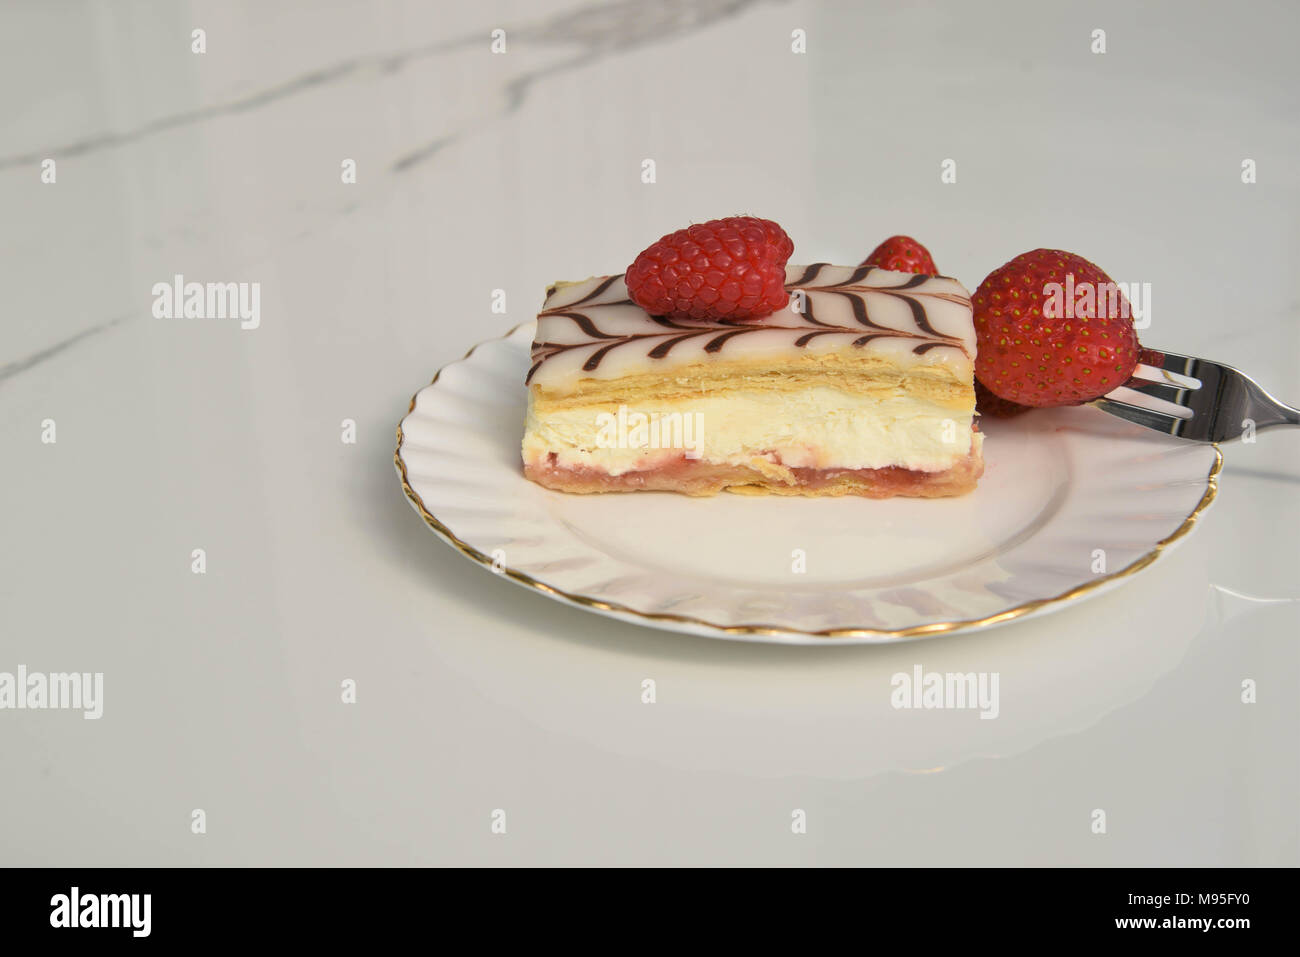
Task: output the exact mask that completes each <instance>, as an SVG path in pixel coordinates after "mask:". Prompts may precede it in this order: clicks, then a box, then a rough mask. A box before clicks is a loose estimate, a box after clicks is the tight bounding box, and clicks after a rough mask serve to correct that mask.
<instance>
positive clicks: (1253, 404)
mask: <svg viewBox="0 0 1300 957" xmlns="http://www.w3.org/2000/svg"><path fill="white" fill-rule="evenodd" d="M1246 418H1247V419H1250V420H1252V421H1253V422H1254V423H1255V431H1256V432H1258V431H1259V430H1261V429H1272V428H1276V427H1277V426H1280V425H1300V409H1293V408H1291V406H1289V405H1287V404H1286V403H1284V402H1279V401H1278V400H1277V399H1275V398H1273V397H1272V396H1271V395H1269V394H1268V393H1267V392H1265V391H1264V390H1263V389H1261V388H1260V387H1259V386H1258V385H1256V384H1255V382H1254V381H1253V380H1251V379H1246Z"/></svg>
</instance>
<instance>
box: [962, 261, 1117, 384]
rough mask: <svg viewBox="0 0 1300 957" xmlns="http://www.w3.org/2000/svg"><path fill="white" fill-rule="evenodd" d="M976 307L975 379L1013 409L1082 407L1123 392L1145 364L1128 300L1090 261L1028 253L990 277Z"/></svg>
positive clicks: (973, 302) (975, 300)
mask: <svg viewBox="0 0 1300 957" xmlns="http://www.w3.org/2000/svg"><path fill="white" fill-rule="evenodd" d="M1049 289H1050V290H1051V292H1050V294H1049ZM971 305H972V307H973V309H974V313H975V341H976V355H975V375H976V376H977V377H978V378H979V380H980V382H982V383H983V384H984V385H985V386H986V387H987V388H988V390H989V391H990V392H992V393H993V394H994V395H996V396H998V397H1000V398H1003V399H1006V400H1008V401H1010V402H1016V403H1019V404H1020V405H1031V406H1054V405H1080V404H1082V403H1084V402H1089V401H1091V400H1092V399H1095V398H1097V397H1098V396H1102V395H1105V394H1106V393H1107V392H1110V391H1111V390H1112V389H1114V388H1116V387H1118V386H1121V385H1123V384H1124V383H1125V382H1127V381H1128V378H1129V376H1131V375H1132V374H1133V366H1134V365H1136V364H1137V360H1138V348H1139V347H1138V341H1137V333H1135V332H1134V331H1133V320H1132V318H1131V317H1130V316H1129V315H1128V312H1129V309H1128V301H1127V300H1126V299H1125V298H1124V296H1123V294H1122V293H1120V292H1119V290H1118V287H1116V286H1115V284H1114V283H1112V282H1111V279H1110V277H1109V276H1107V275H1106V274H1105V273H1104V272H1102V271H1101V269H1099V268H1098V267H1097V266H1095V265H1094V264H1093V263H1090V262H1088V260H1086V259H1084V258H1083V257H1082V256H1076V255H1074V254H1073V253H1067V252H1064V251H1062V250H1060V249H1035V250H1033V251H1031V252H1027V253H1022V254H1021V255H1019V256H1017V257H1016V258H1015V259H1013V260H1011V262H1009V263H1007V264H1006V265H1004V266H1001V267H999V268H998V269H995V270H994V271H993V272H991V273H989V275H988V276H986V277H985V279H984V281H983V282H982V283H980V286H979V288H978V289H976V290H975V295H974V296H973V297H972V298H971Z"/></svg>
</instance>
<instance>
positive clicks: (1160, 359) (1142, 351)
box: [1138, 342, 1165, 369]
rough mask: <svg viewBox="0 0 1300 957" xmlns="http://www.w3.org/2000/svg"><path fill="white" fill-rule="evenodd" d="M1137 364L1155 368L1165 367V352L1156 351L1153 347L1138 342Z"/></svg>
mask: <svg viewBox="0 0 1300 957" xmlns="http://www.w3.org/2000/svg"><path fill="white" fill-rule="evenodd" d="M1138 364H1139V365H1144V366H1151V367H1153V368H1156V369H1163V368H1164V367H1165V354H1164V353H1163V352H1157V351H1156V350H1155V349H1148V348H1146V347H1145V346H1143V345H1142V343H1140V342H1139V343H1138Z"/></svg>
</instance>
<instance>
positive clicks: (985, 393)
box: [975, 379, 1032, 419]
mask: <svg viewBox="0 0 1300 957" xmlns="http://www.w3.org/2000/svg"><path fill="white" fill-rule="evenodd" d="M1031 408H1032V406H1028V405H1020V404H1019V403H1017V402H1011V401H1008V400H1007V399H1004V398H1002V397H1001V396H996V395H994V394H993V393H992V392H990V391H989V390H988V386H986V385H985V384H984V383H983V382H981V381H980V380H979V379H976V380H975V411H976V412H978V413H979V414H980V415H988V416H992V417H993V418H995V419H1012V418H1015V417H1016V416H1017V415H1021V414H1022V413H1025V412H1028V411H1029V410H1030V409H1031Z"/></svg>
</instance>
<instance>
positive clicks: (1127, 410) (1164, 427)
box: [1088, 398, 1183, 435]
mask: <svg viewBox="0 0 1300 957" xmlns="http://www.w3.org/2000/svg"><path fill="white" fill-rule="evenodd" d="M1088 404H1089V405H1093V406H1096V407H1097V408H1099V409H1101V410H1102V411H1104V412H1109V413H1110V414H1111V415H1116V416H1119V417H1120V418H1121V419H1127V420H1128V421H1130V422H1135V423H1137V424H1138V425H1143V426H1146V427H1147V428H1148V429H1155V430H1156V431H1157V432H1164V433H1166V434H1167V435H1177V434H1178V428H1179V426H1180V425H1181V424H1182V422H1183V420H1182V419H1180V418H1178V416H1176V415H1170V414H1169V413H1167V412H1156V411H1155V410H1154V409H1144V408H1142V407H1141V406H1140V405H1129V404H1128V403H1127V402H1116V401H1115V400H1114V399H1107V398H1101V399H1093V400H1092V401H1091V402H1089V403H1088Z"/></svg>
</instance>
